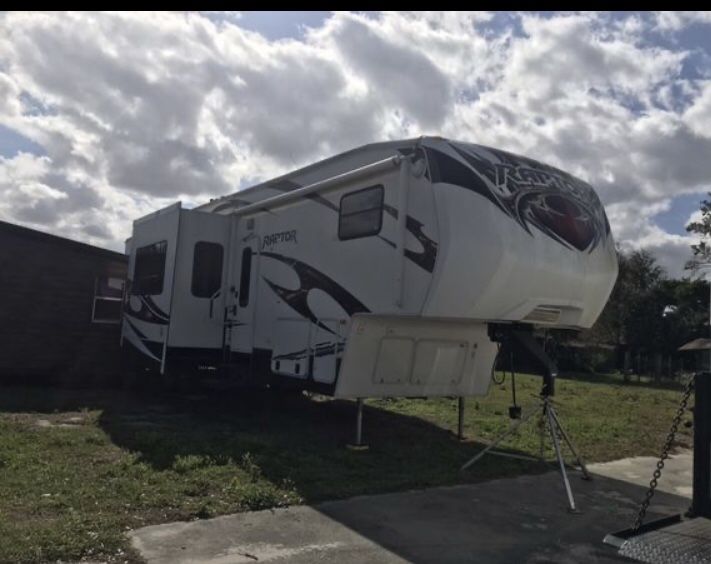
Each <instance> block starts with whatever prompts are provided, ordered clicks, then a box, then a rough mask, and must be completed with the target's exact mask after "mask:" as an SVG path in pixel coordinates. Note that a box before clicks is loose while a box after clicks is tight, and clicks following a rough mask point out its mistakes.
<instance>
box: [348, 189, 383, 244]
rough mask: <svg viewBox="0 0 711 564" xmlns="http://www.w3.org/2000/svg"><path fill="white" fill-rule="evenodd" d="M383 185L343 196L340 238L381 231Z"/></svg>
mask: <svg viewBox="0 0 711 564" xmlns="http://www.w3.org/2000/svg"><path fill="white" fill-rule="evenodd" d="M383 195H384V190H383V187H382V186H373V187H372V188H365V189H364V190H358V191H357V192H351V193H350V194H346V195H345V196H343V197H342V198H341V208H340V213H339V216H338V238H339V239H356V238H358V237H369V236H371V235H377V234H378V233H380V228H381V227H382V226H383Z"/></svg>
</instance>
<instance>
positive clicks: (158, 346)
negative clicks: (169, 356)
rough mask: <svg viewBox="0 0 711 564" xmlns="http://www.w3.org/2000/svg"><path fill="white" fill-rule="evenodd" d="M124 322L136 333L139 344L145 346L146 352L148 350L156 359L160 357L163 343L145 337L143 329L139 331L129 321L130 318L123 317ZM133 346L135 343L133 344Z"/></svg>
mask: <svg viewBox="0 0 711 564" xmlns="http://www.w3.org/2000/svg"><path fill="white" fill-rule="evenodd" d="M125 320H126V323H128V325H129V326H130V327H131V329H132V330H133V332H134V333H136V336H138V338H139V339H140V340H141V344H142V345H143V346H144V347H146V349H147V350H148V352H150V353H151V354H152V355H153V356H155V357H156V359H158V358H160V357H161V356H162V354H163V343H159V342H157V341H151V340H150V339H148V337H146V335H145V333H143V331H140V330H139V329H138V327H136V325H135V324H134V323H132V322H131V320H130V319H129V318H128V317H126V318H125ZM134 346H135V345H134Z"/></svg>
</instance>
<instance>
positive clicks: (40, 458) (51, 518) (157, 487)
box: [0, 376, 691, 562]
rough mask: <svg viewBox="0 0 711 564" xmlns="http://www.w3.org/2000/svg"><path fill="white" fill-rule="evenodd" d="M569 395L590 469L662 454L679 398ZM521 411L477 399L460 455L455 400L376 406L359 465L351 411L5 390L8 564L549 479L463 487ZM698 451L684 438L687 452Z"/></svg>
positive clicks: (521, 392)
mask: <svg viewBox="0 0 711 564" xmlns="http://www.w3.org/2000/svg"><path fill="white" fill-rule="evenodd" d="M517 384H518V389H517V392H518V397H519V400H520V402H521V403H527V402H529V401H531V400H532V399H533V398H534V396H535V393H536V392H537V390H538V389H539V386H540V380H539V379H538V378H534V377H529V376H519V377H518V378H517ZM557 391H558V394H557V396H556V397H557V400H558V402H559V403H560V406H559V414H560V415H561V417H562V418H563V420H564V423H565V425H566V428H567V430H568V431H569V432H570V434H571V436H572V437H573V439H574V441H575V442H576V443H577V446H578V447H579V448H580V450H581V452H582V453H583V454H584V456H585V457H586V458H587V459H588V460H590V461H602V460H609V459H615V458H620V457H624V456H631V455H651V454H656V453H657V451H658V449H659V448H660V445H661V442H662V440H663V438H664V436H665V434H666V432H667V429H668V426H669V424H670V422H671V418H672V416H673V413H674V411H675V410H676V406H677V403H678V401H679V397H680V393H679V392H678V391H676V390H664V389H652V388H649V387H644V386H640V385H635V384H628V385H620V384H613V385H610V384H600V383H594V382H586V381H581V380H559V382H558V390H557ZM509 403H510V381H509V380H507V381H506V382H505V384H503V385H501V386H493V387H492V393H491V394H490V395H489V396H488V397H487V398H483V399H478V400H476V399H473V398H472V399H469V400H468V402H467V411H466V421H465V423H466V433H467V435H468V437H470V438H471V439H472V440H469V441H467V442H464V443H460V442H459V441H457V440H456V438H455V437H454V434H453V431H454V430H455V428H456V422H457V410H456V405H457V402H456V400H453V399H432V400H371V401H369V402H367V405H366V409H365V418H364V435H365V439H366V440H367V442H368V443H369V444H370V449H369V450H368V451H365V452H354V451H352V450H349V449H347V448H345V444H346V443H348V442H349V441H350V440H351V439H352V433H353V426H354V413H355V411H354V404H353V403H352V402H346V401H331V400H325V399H324V398H319V397H313V398H309V397H306V396H303V397H292V398H288V399H287V398H275V397H272V396H270V395H269V394H268V393H265V392H249V393H247V392H231V393H229V394H227V393H213V394H210V395H203V396H200V397H193V398H190V397H189V396H183V397H176V396H172V397H171V396H165V397H154V398H152V399H151V398H147V397H145V396H142V397H139V396H130V395H126V394H123V393H121V392H116V391H101V392H99V391H69V390H52V389H40V388H35V389H30V388H0V562H37V561H56V560H58V559H62V560H79V559H80V558H86V559H94V560H99V559H103V560H109V561H116V562H124V561H129V562H133V561H138V556H137V554H135V553H133V552H131V550H130V548H129V545H128V542H127V540H126V538H125V536H124V534H125V531H126V530H128V529H131V528H135V527H141V526H144V525H148V524H155V523H162V522H168V521H174V520H179V519H198V518H207V517H212V516H215V515H220V514H226V513H232V512H237V511H246V510H254V509H262V508H268V507H275V506H281V505H287V504H293V503H300V502H316V501H320V500H324V499H334V498H342V497H348V496H353V495H358V494H365V493H378V492H388V491H398V490H407V489H414V488H424V487H429V486H438V485H449V484H456V483H461V482H463V481H464V482H466V481H480V480H486V479H491V478H498V477H505V476H511V475H515V474H519V473H522V472H537V471H541V470H543V469H546V467H543V468H542V467H541V465H539V464H536V463H528V462H524V461H518V460H511V459H502V458H500V457H485V458H484V459H483V460H482V461H481V462H480V463H479V464H478V465H476V466H475V467H473V468H472V469H470V471H468V472H467V473H466V474H464V475H461V474H460V473H459V472H458V469H459V467H460V466H461V464H462V463H464V462H465V461H466V460H467V459H469V458H470V457H471V456H473V455H474V453H475V452H476V451H477V450H478V449H479V448H481V444H480V443H478V442H477V441H478V440H481V439H489V438H491V437H492V436H494V435H495V434H496V433H498V432H499V431H501V430H502V429H504V428H505V426H507V425H508V424H509V420H508V417H507V409H508V405H509ZM73 417H80V418H81V419H80V420H79V421H80V423H79V424H78V425H74V426H72V427H60V426H39V425H38V423H37V422H38V420H49V421H50V422H51V423H54V424H58V423H62V422H65V423H66V422H68V420H69V419H70V418H73ZM687 419H690V414H689V415H688V416H687ZM74 421H75V422H76V421H77V420H74ZM690 441H691V439H690V436H689V430H688V429H686V428H683V429H682V432H681V434H680V436H679V438H678V444H680V445H683V446H688V445H689V444H690ZM538 444H539V443H538V436H537V433H536V428H535V425H530V426H529V427H527V428H525V429H524V430H523V431H522V432H521V433H520V434H519V435H518V436H517V437H515V438H514V439H513V440H511V441H510V442H509V443H507V447H508V448H511V449H513V450H517V451H523V452H528V453H536V452H537V449H538ZM549 454H550V452H549Z"/></svg>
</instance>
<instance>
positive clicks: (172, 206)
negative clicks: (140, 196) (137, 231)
mask: <svg viewBox="0 0 711 564" xmlns="http://www.w3.org/2000/svg"><path fill="white" fill-rule="evenodd" d="M182 207H183V202H182V201H178V202H175V203H174V204H170V205H169V206H166V207H164V208H161V209H159V210H157V211H154V212H152V213H149V214H148V215H144V216H143V217H139V218H138V219H134V220H133V224H134V225H139V224H141V223H143V222H145V221H147V220H149V219H151V218H154V217H156V216H159V215H161V214H164V213H168V212H171V211H175V210H176V209H177V210H179V209H182Z"/></svg>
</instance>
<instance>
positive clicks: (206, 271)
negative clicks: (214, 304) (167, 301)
mask: <svg viewBox="0 0 711 564" xmlns="http://www.w3.org/2000/svg"><path fill="white" fill-rule="evenodd" d="M222 254H223V251H222V245H220V244H218V243H206V242H204V241H200V242H198V243H195V252H194V254H193V281H192V284H191V286H190V291H191V292H192V293H193V296H195V297H198V298H211V297H212V296H214V295H215V293H216V292H217V291H218V290H219V289H220V288H221V287H222Z"/></svg>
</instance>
